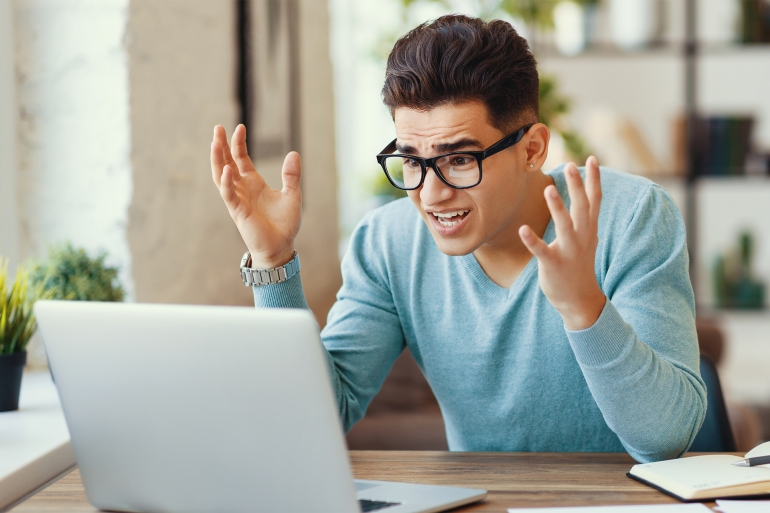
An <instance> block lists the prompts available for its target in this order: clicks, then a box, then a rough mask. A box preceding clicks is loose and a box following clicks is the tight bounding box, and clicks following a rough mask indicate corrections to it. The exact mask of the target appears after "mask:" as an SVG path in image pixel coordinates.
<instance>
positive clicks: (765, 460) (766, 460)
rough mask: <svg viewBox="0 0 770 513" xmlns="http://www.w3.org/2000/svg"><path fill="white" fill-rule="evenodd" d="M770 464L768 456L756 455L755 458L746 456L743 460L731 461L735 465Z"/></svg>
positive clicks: (753, 465) (754, 465)
mask: <svg viewBox="0 0 770 513" xmlns="http://www.w3.org/2000/svg"><path fill="white" fill-rule="evenodd" d="M767 464H770V456H757V457H756V458H746V459H745V460H741V461H736V462H735V463H733V465H735V466H736V467H756V466H757V465H767Z"/></svg>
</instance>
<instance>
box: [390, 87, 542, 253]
mask: <svg viewBox="0 0 770 513" xmlns="http://www.w3.org/2000/svg"><path fill="white" fill-rule="evenodd" d="M394 121H395V125H396V134H397V140H396V145H397V148H398V149H397V151H398V152H399V153H407V154H410V155H415V156H418V157H423V158H428V157H434V156H436V155H440V154H442V153H448V152H450V151H464V150H469V151H480V150H484V149H486V148H488V147H489V146H491V145H492V144H494V143H496V142H497V141H498V140H500V139H502V138H503V137H505V136H506V135H508V134H507V133H502V132H501V131H499V130H498V129H497V128H495V127H493V126H492V125H491V124H490V123H489V120H488V116H487V109H486V106H485V105H484V104H483V103H481V102H479V101H471V102H464V103H459V104H447V105H442V106H439V107H435V108H433V109H431V110H429V111H418V110H413V109H408V108H397V109H396V110H395V113H394ZM516 128H519V127H516ZM525 138H526V136H525ZM524 142H525V141H524V140H522V141H521V142H519V144H517V145H515V146H513V147H511V148H508V149H505V150H503V151H501V152H499V153H497V154H495V155H493V156H491V157H489V158H487V159H485V160H484V161H483V162H482V179H481V183H480V184H479V185H477V186H476V187H473V188H470V189H453V188H451V187H449V186H448V185H446V184H444V183H443V182H442V181H441V180H440V179H439V178H438V177H437V176H436V173H435V172H434V171H433V169H428V172H427V175H426V176H425V182H424V183H423V185H422V186H421V187H420V188H419V189H415V190H413V191H408V194H409V198H410V199H411V200H412V202H413V203H414V205H415V206H416V207H417V210H418V211H419V212H420V214H421V215H422V218H423V220H424V221H425V223H426V224H427V225H428V228H429V229H430V232H431V234H432V235H433V239H434V240H435V241H436V245H438V247H439V249H440V250H441V251H442V252H443V253H445V254H447V255H452V256H456V255H466V254H468V253H472V252H474V251H476V250H477V249H478V248H480V247H481V246H483V245H485V244H501V245H505V244H507V243H508V242H509V240H510V238H511V237H517V236H516V235H515V233H516V230H518V227H519V226H520V225H521V222H520V221H519V220H517V212H519V211H520V208H519V207H520V205H521V204H522V198H524V197H525V194H526V192H527V191H525V190H524V189H525V188H526V187H525V185H526V184H525V182H526V180H525V175H526V174H527V173H526V167H527V164H526V160H527V154H526V149H525V146H524V144H523V143H524ZM457 143H459V144H457ZM448 145H451V146H450V147H451V150H450V149H446V148H447V146H448ZM442 146H443V147H442ZM453 213H459V215H454V216H452V217H448V214H453ZM517 221H519V222H517Z"/></svg>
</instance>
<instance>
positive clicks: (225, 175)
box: [219, 165, 239, 211]
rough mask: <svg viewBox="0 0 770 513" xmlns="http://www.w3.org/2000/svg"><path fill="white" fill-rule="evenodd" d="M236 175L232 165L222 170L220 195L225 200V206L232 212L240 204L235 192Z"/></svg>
mask: <svg viewBox="0 0 770 513" xmlns="http://www.w3.org/2000/svg"><path fill="white" fill-rule="evenodd" d="M234 174H236V173H235V170H234V169H233V168H232V167H231V166H230V165H226V166H225V167H224V169H223V170H222V180H221V182H220V187H219V195H220V196H222V199H223V200H225V205H227V208H228V209H230V211H233V210H235V209H236V208H238V204H239V199H238V193H237V192H236V191H235V181H234V180H233V175H234Z"/></svg>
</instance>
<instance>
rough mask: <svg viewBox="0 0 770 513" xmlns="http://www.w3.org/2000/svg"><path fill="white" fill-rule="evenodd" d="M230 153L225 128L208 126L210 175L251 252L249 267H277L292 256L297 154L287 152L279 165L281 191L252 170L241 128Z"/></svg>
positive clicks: (297, 221)
mask: <svg viewBox="0 0 770 513" xmlns="http://www.w3.org/2000/svg"><path fill="white" fill-rule="evenodd" d="M231 142H232V151H231V149H230V146H229V145H228V144H227V134H226V133H225V129H224V128H223V127H221V126H219V125H217V126H215V127H214V140H213V141H212V142H211V174H212V178H213V179H214V183H215V184H216V186H217V188H218V189H219V194H220V196H222V199H223V200H224V202H225V205H227V210H228V211H229V212H230V217H232V218H233V221H235V225H236V226H237V227H238V231H239V232H240V234H241V237H243V242H245V243H246V247H247V248H248V249H249V251H250V252H251V260H252V267H254V268H257V269H266V268H270V267H277V266H279V265H283V264H285V263H287V262H288V261H289V260H291V258H292V256H293V255H294V238H295V237H296V236H297V232H299V225H300V218H301V206H302V193H301V191H300V174H301V164H300V158H299V154H298V153H297V152H294V151H293V152H291V153H289V154H288V155H286V159H285V160H284V162H283V170H282V171H281V178H282V180H283V189H281V190H280V191H276V190H274V189H271V188H270V187H268V185H267V183H265V180H264V178H262V176H260V174H259V173H258V172H257V170H256V168H255V167H254V164H253V163H252V161H251V159H250V158H249V153H248V150H247V148H246V127H245V126H243V125H238V127H237V128H236V129H235V132H233V137H232V141H231Z"/></svg>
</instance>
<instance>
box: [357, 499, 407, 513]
mask: <svg viewBox="0 0 770 513" xmlns="http://www.w3.org/2000/svg"><path fill="white" fill-rule="evenodd" d="M358 504H360V505H361V511H362V512H366V511H377V510H380V509H385V508H389V507H391V506H398V505H399V504H401V503H400V502H386V501H370V500H369V499H358Z"/></svg>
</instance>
